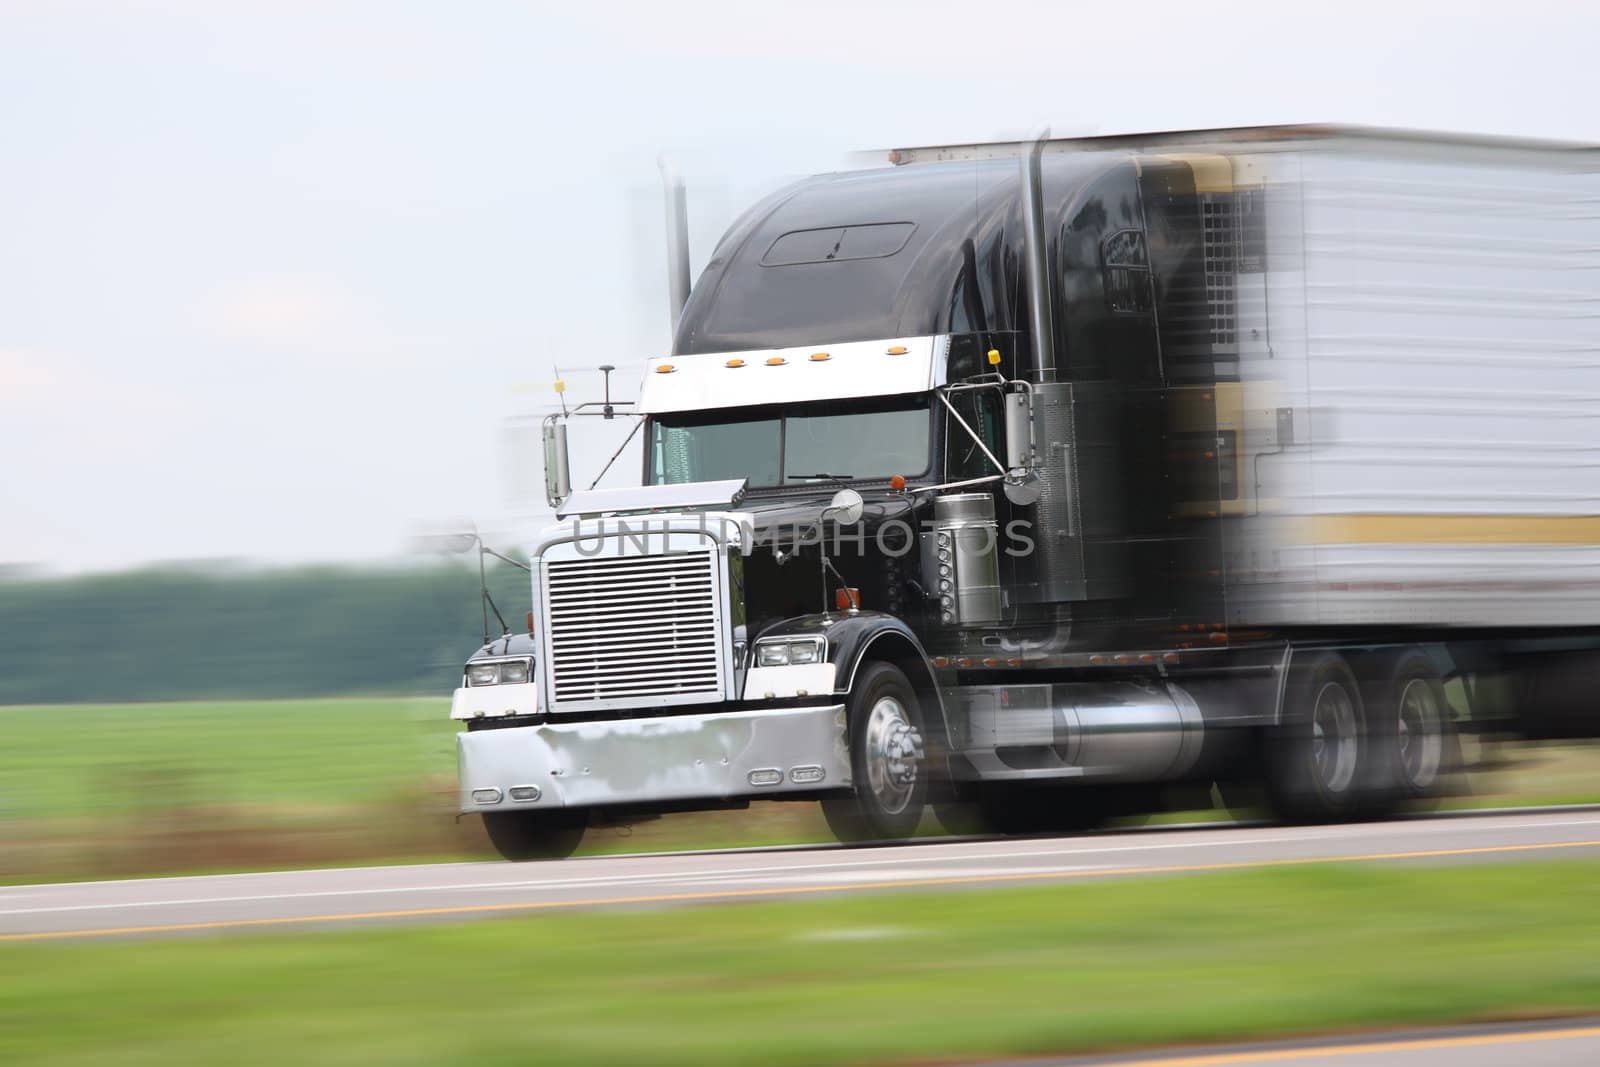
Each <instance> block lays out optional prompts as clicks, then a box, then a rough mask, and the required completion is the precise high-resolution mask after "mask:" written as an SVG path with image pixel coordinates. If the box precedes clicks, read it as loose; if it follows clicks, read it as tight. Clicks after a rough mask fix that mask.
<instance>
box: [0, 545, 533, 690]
mask: <svg viewBox="0 0 1600 1067" xmlns="http://www.w3.org/2000/svg"><path fill="white" fill-rule="evenodd" d="M488 579H489V587H490V595H491V596H492V597H493V599H494V601H495V603H496V604H497V605H498V606H499V608H500V611H501V613H502V614H503V615H504V616H505V620H506V622H507V624H508V625H509V626H510V628H511V629H512V630H513V631H516V630H521V629H525V628H526V626H527V622H526V616H527V611H528V608H529V600H530V591H529V584H528V577H527V575H526V574H525V573H523V572H522V571H520V570H518V569H516V568H513V567H510V566H508V565H506V564H504V563H498V562H496V561H494V560H489V561H488ZM489 626H490V629H491V633H492V634H494V635H498V634H499V633H500V624H499V623H498V622H497V621H496V620H495V618H494V616H493V614H491V615H490V618H489ZM482 636H483V622H482V618H481V614H480V609H479V597H478V569H477V564H476V561H475V560H474V561H472V562H471V563H463V562H461V561H459V560H450V561H446V562H441V563H432V564H428V565H421V566H392V567H377V566H369V567H355V566H307V567H294V568H255V567H226V566H208V567H194V566H188V567H177V566H171V567H149V568H143V569H139V570H132V571H124V572H118V573H111V574H92V575H79V576H72V577H39V576H27V575H16V574H12V575H6V576H0V704H35V703H88V702H108V703H109V702H123V701H149V700H196V699H207V698H276V697H284V698H287V697H306V696H329V695H336V694H352V693H396V694H425V693H438V694H441V695H446V694H448V693H449V692H450V691H451V690H452V689H453V688H454V687H455V686H456V684H457V683H458V681H459V679H460V676H461V665H462V663H463V662H465V660H466V658H467V657H468V656H469V655H471V654H472V652H473V651H474V650H475V649H476V648H477V647H478V645H479V643H480V639H481V638H482Z"/></svg>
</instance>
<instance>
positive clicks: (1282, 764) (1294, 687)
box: [1264, 652, 1384, 823]
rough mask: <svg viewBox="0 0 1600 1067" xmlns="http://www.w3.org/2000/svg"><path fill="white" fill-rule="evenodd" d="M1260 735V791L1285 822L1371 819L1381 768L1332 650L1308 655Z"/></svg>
mask: <svg viewBox="0 0 1600 1067" xmlns="http://www.w3.org/2000/svg"><path fill="white" fill-rule="evenodd" d="M1292 669H1293V671H1294V674H1293V676H1291V678H1290V681H1289V686H1288V689H1287V690H1286V691H1285V693H1284V707H1283V717H1282V722H1281V723H1280V724H1279V725H1278V726H1276V727H1274V728H1273V729H1272V730H1271V731H1270V732H1269V734H1268V736H1267V741H1266V748H1265V752H1264V755H1265V758H1266V772H1267V791H1268V795H1269V797H1270V801H1271V804H1272V808H1273V811H1274V812H1275V813H1276V814H1277V815H1278V817H1279V818H1282V819H1285V820H1287V821H1289V822H1307V823H1314V822H1339V821H1342V820H1349V819H1359V818H1365V817H1368V816H1370V815H1372V814H1374V813H1375V811H1374V809H1375V807H1376V805H1377V802H1378V801H1379V800H1380V799H1381V797H1382V794H1383V792H1384V790H1383V788H1382V787H1381V782H1382V778H1383V776H1384V768H1382V767H1380V766H1379V765H1378V764H1379V763H1380V762H1382V761H1379V760H1377V759H1375V758H1374V745H1373V737H1372V733H1371V731H1370V730H1369V729H1368V726H1367V712H1366V705H1365V703H1364V702H1363V701H1362V699H1361V687H1360V685H1359V684H1358V683H1357V682H1356V676H1355V674H1354V673H1353V672H1352V671H1351V670H1350V665H1349V664H1348V663H1346V662H1345V660H1344V657H1343V656H1341V655H1339V654H1338V653H1336V652H1320V653H1311V654H1308V656H1307V659H1306V660H1305V661H1304V662H1302V663H1297V664H1296V665H1295V666H1294V667H1293V668H1292Z"/></svg>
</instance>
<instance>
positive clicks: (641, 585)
mask: <svg viewBox="0 0 1600 1067" xmlns="http://www.w3.org/2000/svg"><path fill="white" fill-rule="evenodd" d="M717 559H718V556H717V554H716V553H715V552H691V553H673V554H669V555H654V556H620V557H611V558H593V559H575V560H547V561H546V562H545V586H544V588H545V603H546V607H547V609H548V615H547V618H548V620H549V622H548V626H549V635H548V638H549V640H548V647H549V649H550V652H549V659H550V662H549V664H548V669H549V672H550V679H551V691H552V695H553V699H554V703H555V704H556V705H569V706H570V705H573V704H578V703H590V702H597V701H616V702H624V703H625V702H628V701H634V702H637V703H641V704H669V703H686V702H688V701H691V700H698V699H706V698H716V697H719V696H720V695H721V693H722V660H721V655H720V652H719V650H720V647H721V641H720V638H721V634H720V632H719V631H720V624H719V612H718V603H717V600H718V595H717V585H718V583H717V575H716V571H715V569H714V568H715V566H716V562H717Z"/></svg>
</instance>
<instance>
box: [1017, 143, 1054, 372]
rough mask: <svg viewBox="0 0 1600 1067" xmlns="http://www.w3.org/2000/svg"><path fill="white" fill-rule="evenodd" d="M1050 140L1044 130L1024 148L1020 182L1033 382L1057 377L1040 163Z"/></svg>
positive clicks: (1021, 159) (1021, 156)
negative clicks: (1031, 339) (1031, 340)
mask: <svg viewBox="0 0 1600 1067" xmlns="http://www.w3.org/2000/svg"><path fill="white" fill-rule="evenodd" d="M1049 139H1050V128H1049V127H1048V126H1047V127H1045V128H1044V129H1042V130H1040V131H1039V132H1038V133H1036V134H1034V135H1033V138H1032V139H1031V140H1029V141H1028V142H1027V144H1026V145H1024V146H1023V151H1022V154H1021V155H1020V156H1019V157H1018V159H1019V160H1020V167H1021V171H1020V174H1019V178H1020V179H1021V183H1022V238H1023V244H1024V246H1025V248H1024V251H1025V259H1026V260H1027V271H1028V327H1029V330H1030V332H1031V333H1032V334H1033V373H1032V374H1031V375H1030V377H1031V379H1032V380H1033V381H1035V382H1048V381H1054V380H1055V375H1056V354H1055V328H1054V324H1053V322H1052V320H1051V317H1050V258H1049V247H1048V243H1047V242H1046V239H1045V232H1044V178H1043V176H1042V175H1041V172H1040V166H1039V160H1040V157H1042V156H1043V155H1044V143H1045V142H1046V141H1048V140H1049Z"/></svg>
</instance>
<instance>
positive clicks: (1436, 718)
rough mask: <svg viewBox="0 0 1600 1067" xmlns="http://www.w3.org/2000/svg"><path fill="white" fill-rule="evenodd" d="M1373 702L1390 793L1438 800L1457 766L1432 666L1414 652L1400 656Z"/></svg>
mask: <svg viewBox="0 0 1600 1067" xmlns="http://www.w3.org/2000/svg"><path fill="white" fill-rule="evenodd" d="M1377 700H1378V701H1380V702H1381V703H1378V705H1377V707H1378V711H1379V714H1380V715H1382V716H1383V718H1382V719H1380V720H1379V726H1380V729H1381V730H1382V731H1383V732H1384V733H1385V734H1386V735H1387V739H1388V741H1389V747H1390V764H1391V768H1390V774H1389V777H1390V779H1391V781H1392V782H1393V783H1394V789H1395V790H1396V792H1397V793H1398V794H1399V795H1400V796H1401V797H1402V798H1405V799H1409V800H1433V799H1437V798H1438V797H1441V796H1443V795H1444V794H1445V793H1446V792H1447V791H1448V785H1449V779H1450V776H1451V774H1452V772H1453V770H1454V768H1455V766H1456V765H1457V762H1458V760H1457V746H1456V739H1455V732H1454V727H1453V723H1452V721H1451V715H1450V704H1449V702H1448V701H1447V700H1446V698H1445V695H1444V682H1443V681H1442V680H1441V679H1440V678H1439V674H1438V672H1437V671H1435V670H1434V668H1433V664H1432V663H1431V662H1430V661H1429V660H1428V658H1427V657H1426V656H1424V655H1422V654H1421V653H1418V652H1413V653H1410V654H1408V655H1406V656H1403V657H1402V658H1401V659H1400V661H1399V662H1398V663H1396V664H1395V667H1394V670H1393V672H1392V673H1391V674H1390V675H1389V677H1388V678H1387V679H1386V680H1385V683H1384V685H1383V686H1382V688H1381V689H1380V691H1379V693H1378V696H1377Z"/></svg>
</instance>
